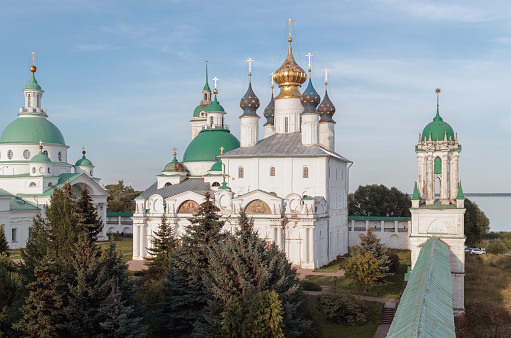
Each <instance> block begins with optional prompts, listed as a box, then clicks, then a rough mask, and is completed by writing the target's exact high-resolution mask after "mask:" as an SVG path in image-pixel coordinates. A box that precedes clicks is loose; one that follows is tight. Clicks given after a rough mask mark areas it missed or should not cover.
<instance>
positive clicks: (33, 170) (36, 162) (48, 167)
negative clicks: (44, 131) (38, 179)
mask: <svg viewBox="0 0 511 338" xmlns="http://www.w3.org/2000/svg"><path fill="white" fill-rule="evenodd" d="M51 175H52V162H51V160H50V158H49V157H48V156H47V155H45V154H43V142H42V141H39V153H38V154H37V155H35V156H34V157H32V158H31V159H30V176H51Z"/></svg>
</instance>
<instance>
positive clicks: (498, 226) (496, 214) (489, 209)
mask: <svg viewBox="0 0 511 338" xmlns="http://www.w3.org/2000/svg"><path fill="white" fill-rule="evenodd" d="M508 195H509V196H508ZM465 197H466V198H468V199H470V200H471V201H472V202H475V203H476V204H477V205H478V206H479V209H481V210H482V211H484V213H485V214H486V217H488V218H489V219H490V231H511V220H510V219H509V214H508V211H509V210H511V194H505V195H500V196H487V195H481V194H465Z"/></svg>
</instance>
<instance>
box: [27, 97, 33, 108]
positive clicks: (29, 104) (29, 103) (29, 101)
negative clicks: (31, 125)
mask: <svg viewBox="0 0 511 338" xmlns="http://www.w3.org/2000/svg"><path fill="white" fill-rule="evenodd" d="M27 97H28V106H29V107H30V106H31V104H32V98H31V97H30V94H28V96H27Z"/></svg>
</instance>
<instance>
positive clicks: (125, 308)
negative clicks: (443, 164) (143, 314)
mask: <svg viewBox="0 0 511 338" xmlns="http://www.w3.org/2000/svg"><path fill="white" fill-rule="evenodd" d="M99 315H100V318H101V321H100V322H99V326H100V327H101V329H102V331H103V332H104V333H103V334H102V335H98V337H112V338H125V337H126V338H137V337H144V335H143V331H144V327H143V326H142V325H140V320H141V319H140V318H139V317H136V316H135V306H134V305H127V301H126V300H122V292H121V291H120V290H119V288H118V287H115V286H114V287H113V288H112V291H111V292H110V295H109V296H108V297H107V299H105V301H104V302H103V303H102V304H101V307H100V308H99Z"/></svg>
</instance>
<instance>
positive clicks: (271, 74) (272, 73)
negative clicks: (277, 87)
mask: <svg viewBox="0 0 511 338" xmlns="http://www.w3.org/2000/svg"><path fill="white" fill-rule="evenodd" d="M268 75H270V76H271V93H272V94H273V75H275V73H274V72H271V73H270V74H268Z"/></svg>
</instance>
